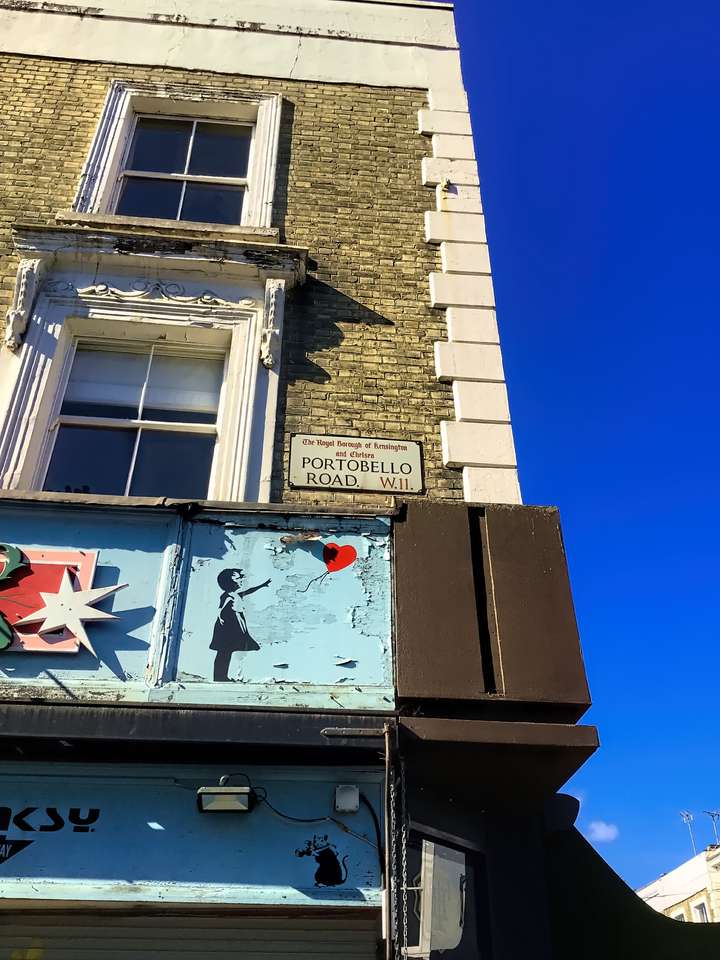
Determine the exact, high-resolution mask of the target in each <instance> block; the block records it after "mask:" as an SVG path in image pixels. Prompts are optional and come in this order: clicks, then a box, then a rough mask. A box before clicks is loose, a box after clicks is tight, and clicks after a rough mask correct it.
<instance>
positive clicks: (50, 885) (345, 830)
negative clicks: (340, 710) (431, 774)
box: [0, 763, 383, 907]
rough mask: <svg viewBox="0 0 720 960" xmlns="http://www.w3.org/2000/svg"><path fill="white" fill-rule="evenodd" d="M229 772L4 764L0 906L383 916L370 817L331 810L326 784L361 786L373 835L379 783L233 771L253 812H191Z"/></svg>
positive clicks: (330, 773)
mask: <svg viewBox="0 0 720 960" xmlns="http://www.w3.org/2000/svg"><path fill="white" fill-rule="evenodd" d="M229 773H237V769H235V768H233V770H229V769H227V768H225V767H214V766H208V767H200V766H189V765H187V766H186V765H182V766H164V765H163V766H160V767H158V766H157V765H153V766H150V765H141V764H136V765H130V764H112V765H111V764H94V765H82V764H63V763H50V764H44V765H42V764H36V763H22V764H20V763H8V764H4V765H2V766H1V767H0V904H1V903H2V900H32V902H33V903H34V904H36V905H37V904H39V903H40V902H42V901H52V900H73V901H86V902H88V901H89V902H92V901H105V902H106V901H125V902H138V903H193V902H195V903H197V902H202V903H206V904H207V903H238V904H267V905H269V904H273V903H276V904H277V903H281V904H283V905H287V906H304V907H308V906H318V907H323V906H325V907H327V906H333V905H344V906H371V907H376V906H378V905H379V904H380V898H381V890H380V887H381V879H380V877H381V872H380V856H381V855H380V851H378V849H377V836H376V833H375V829H374V825H373V821H372V818H371V815H370V813H369V811H368V810H367V809H366V808H365V807H364V806H362V805H361V807H360V810H359V811H358V812H357V813H354V814H337V813H335V810H334V804H333V798H334V795H335V787H336V786H337V785H339V784H345V783H353V784H356V785H358V786H359V787H360V790H361V792H362V793H363V795H364V796H365V797H366V798H367V800H368V802H369V803H370V804H371V805H372V807H373V809H374V810H375V813H376V815H377V817H378V820H379V822H380V824H381V829H382V823H383V792H382V772H381V771H379V770H371V769H367V768H353V767H351V768H347V767H344V768H332V769H330V768H327V769H317V768H302V767H294V768H287V767H285V768H284V767H248V768H245V767H243V768H242V774H243V777H242V778H240V779H238V780H237V781H236V782H238V783H241V782H242V783H243V784H244V783H246V782H249V783H251V784H252V786H253V788H254V789H255V790H256V796H257V798H258V800H257V803H256V804H255V805H254V806H253V809H252V810H251V811H250V812H249V813H235V812H230V813H229V812H222V813H207V812H205V813H202V812H200V809H199V807H198V804H197V791H198V789H199V788H200V787H204V786H210V785H217V783H218V781H219V780H220V778H221V777H222V776H223V775H226V774H229ZM264 798H266V799H267V800H268V801H269V803H265V802H264ZM270 804H272V807H271V806H270ZM293 817H295V818H305V819H310V820H317V822H313V823H298V822H297V821H296V820H293V819H291V818H293Z"/></svg>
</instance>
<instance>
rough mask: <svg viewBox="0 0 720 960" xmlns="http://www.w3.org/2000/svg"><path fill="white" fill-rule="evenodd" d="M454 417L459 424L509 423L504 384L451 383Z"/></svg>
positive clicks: (464, 381)
mask: <svg viewBox="0 0 720 960" xmlns="http://www.w3.org/2000/svg"><path fill="white" fill-rule="evenodd" d="M453 399H454V400H455V416H456V418H457V419H458V420H460V421H461V422H462V421H464V420H466V421H471V422H472V421H475V422H490V423H510V407H509V405H508V395H507V388H506V386H505V384H504V383H475V382H471V381H469V380H455V381H454V382H453Z"/></svg>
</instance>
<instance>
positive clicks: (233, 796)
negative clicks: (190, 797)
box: [197, 776, 257, 813]
mask: <svg viewBox="0 0 720 960" xmlns="http://www.w3.org/2000/svg"><path fill="white" fill-rule="evenodd" d="M230 779H231V778H230V776H224V777H220V780H219V782H218V785H217V786H216V787H200V789H199V790H198V792H197V805H198V810H199V811H200V813H250V811H251V810H252V808H253V807H254V806H255V804H256V803H257V794H256V793H255V791H254V790H253V788H252V787H251V786H250V784H249V783H248V784H247V786H243V787H233V786H231V785H230V784H229V783H228V781H229V780H230Z"/></svg>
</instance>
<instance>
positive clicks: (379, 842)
mask: <svg viewBox="0 0 720 960" xmlns="http://www.w3.org/2000/svg"><path fill="white" fill-rule="evenodd" d="M360 803H362V804H364V805H365V806H366V807H367V808H368V810H369V811H370V816H371V817H372V821H373V824H374V826H375V839H376V840H377V850H378V859H379V861H380V874H381V876H382V878H383V880H384V879H385V853H384V851H383V842H382V834H381V832H380V820H379V819H378V815H377V814H376V813H375V807H373V805H372V804H371V803H370V801H369V800H368V798H367V797H366V796H365V794H364V793H361V794H360Z"/></svg>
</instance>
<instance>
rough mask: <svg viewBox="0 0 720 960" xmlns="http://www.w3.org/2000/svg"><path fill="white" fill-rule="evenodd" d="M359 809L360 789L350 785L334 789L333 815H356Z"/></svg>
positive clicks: (341, 785)
mask: <svg viewBox="0 0 720 960" xmlns="http://www.w3.org/2000/svg"><path fill="white" fill-rule="evenodd" d="M359 809H360V788H359V787H356V786H353V785H351V784H339V785H338V786H337V787H335V813H357V812H358V810H359Z"/></svg>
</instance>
